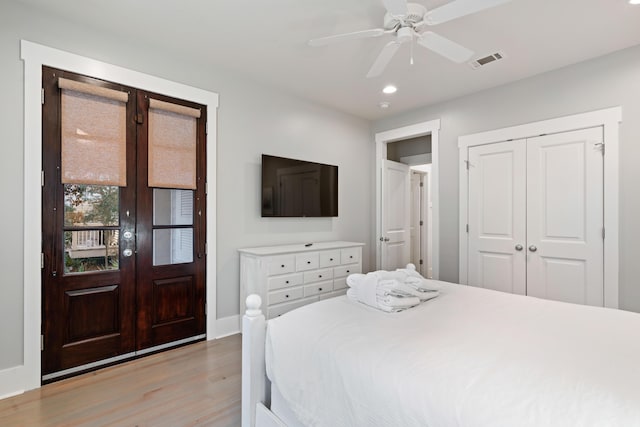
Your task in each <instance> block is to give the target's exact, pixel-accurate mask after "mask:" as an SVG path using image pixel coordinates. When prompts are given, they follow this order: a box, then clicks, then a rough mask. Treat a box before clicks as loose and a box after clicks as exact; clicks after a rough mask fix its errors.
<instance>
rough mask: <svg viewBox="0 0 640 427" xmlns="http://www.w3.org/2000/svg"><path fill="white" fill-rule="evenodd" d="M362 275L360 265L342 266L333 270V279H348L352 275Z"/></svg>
mask: <svg viewBox="0 0 640 427" xmlns="http://www.w3.org/2000/svg"><path fill="white" fill-rule="evenodd" d="M355 273H362V266H361V265H360V264H358V265H341V266H340V267H336V268H334V269H333V277H347V276H348V275H350V274H355Z"/></svg>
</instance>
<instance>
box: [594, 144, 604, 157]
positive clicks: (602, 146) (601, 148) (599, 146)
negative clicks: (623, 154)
mask: <svg viewBox="0 0 640 427" xmlns="http://www.w3.org/2000/svg"><path fill="white" fill-rule="evenodd" d="M593 146H594V147H596V149H598V150H600V151H601V152H602V154H603V155H604V142H596V143H595V144H594V145H593Z"/></svg>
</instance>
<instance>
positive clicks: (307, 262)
mask: <svg viewBox="0 0 640 427" xmlns="http://www.w3.org/2000/svg"><path fill="white" fill-rule="evenodd" d="M318 264H319V257H318V252H308V253H304V254H299V255H296V271H307V270H315V269H316V268H318Z"/></svg>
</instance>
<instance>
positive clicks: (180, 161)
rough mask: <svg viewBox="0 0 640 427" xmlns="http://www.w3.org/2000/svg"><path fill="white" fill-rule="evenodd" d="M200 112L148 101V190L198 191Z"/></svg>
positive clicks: (154, 100) (153, 100) (152, 100)
mask: <svg viewBox="0 0 640 427" xmlns="http://www.w3.org/2000/svg"><path fill="white" fill-rule="evenodd" d="M199 117H200V110H196V109H194V108H189V107H184V106H182V105H177V104H171V103H168V102H163V101H158V100H156V99H151V100H150V101H149V177H148V178H149V187H161V188H182V189H189V190H195V189H196V140H197V118H199Z"/></svg>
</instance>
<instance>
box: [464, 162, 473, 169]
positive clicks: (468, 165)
mask: <svg viewBox="0 0 640 427" xmlns="http://www.w3.org/2000/svg"><path fill="white" fill-rule="evenodd" d="M464 164H465V165H466V168H467V170H469V167H470V166H471V162H469V160H465V161H464Z"/></svg>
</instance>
